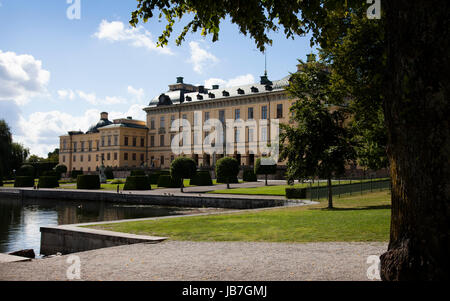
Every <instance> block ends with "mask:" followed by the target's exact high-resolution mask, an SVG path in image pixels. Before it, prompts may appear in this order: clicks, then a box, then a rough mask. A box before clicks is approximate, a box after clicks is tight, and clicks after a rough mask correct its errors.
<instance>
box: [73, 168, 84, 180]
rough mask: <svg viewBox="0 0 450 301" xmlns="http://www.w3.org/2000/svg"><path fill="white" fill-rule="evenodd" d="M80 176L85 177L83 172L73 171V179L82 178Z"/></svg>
mask: <svg viewBox="0 0 450 301" xmlns="http://www.w3.org/2000/svg"><path fill="white" fill-rule="evenodd" d="M80 175H83V171H81V170H72V171H71V172H70V177H71V178H72V179H78V176H80Z"/></svg>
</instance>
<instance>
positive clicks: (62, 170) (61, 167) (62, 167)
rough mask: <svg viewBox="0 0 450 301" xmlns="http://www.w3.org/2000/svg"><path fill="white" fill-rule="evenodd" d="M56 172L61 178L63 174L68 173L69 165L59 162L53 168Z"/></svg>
mask: <svg viewBox="0 0 450 301" xmlns="http://www.w3.org/2000/svg"><path fill="white" fill-rule="evenodd" d="M53 170H54V171H55V172H56V174H57V175H58V180H60V179H61V176H62V174H65V173H67V166H65V165H64V164H59V165H56V166H55V168H54V169H53Z"/></svg>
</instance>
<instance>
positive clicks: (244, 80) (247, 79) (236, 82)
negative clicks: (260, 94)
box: [205, 74, 255, 88]
mask: <svg viewBox="0 0 450 301" xmlns="http://www.w3.org/2000/svg"><path fill="white" fill-rule="evenodd" d="M253 83H255V77H254V76H253V75H251V74H245V75H239V76H237V77H234V78H231V79H229V80H224V79H221V78H210V79H207V80H205V87H207V88H211V87H212V85H219V86H221V87H233V86H243V85H250V84H253Z"/></svg>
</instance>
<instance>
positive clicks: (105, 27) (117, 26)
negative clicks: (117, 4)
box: [94, 20, 173, 55]
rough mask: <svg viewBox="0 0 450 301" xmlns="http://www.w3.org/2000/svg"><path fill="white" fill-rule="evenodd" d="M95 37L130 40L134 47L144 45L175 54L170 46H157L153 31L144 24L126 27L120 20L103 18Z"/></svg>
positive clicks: (164, 52)
mask: <svg viewBox="0 0 450 301" xmlns="http://www.w3.org/2000/svg"><path fill="white" fill-rule="evenodd" d="M94 37H96V38H98V39H99V40H106V41H110V42H128V43H129V44H130V45H131V46H133V47H142V48H145V49H147V50H150V51H156V52H158V53H162V54H169V55H172V54H173V52H172V51H171V50H170V48H168V47H164V48H162V47H156V43H155V42H153V38H152V35H151V33H150V32H149V31H147V30H145V29H144V28H143V27H142V26H138V27H130V26H128V27H125V24H124V23H123V22H120V21H112V22H108V21H107V20H102V22H101V23H100V25H99V27H98V30H97V32H96V33H95V34H94Z"/></svg>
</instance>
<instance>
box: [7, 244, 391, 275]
mask: <svg viewBox="0 0 450 301" xmlns="http://www.w3.org/2000/svg"><path fill="white" fill-rule="evenodd" d="M386 249H387V243H382V242H376V243H342V242H339V243H338V242H333V243H306V244H301V243H265V242H262V243H258V242H190V241H166V242H163V243H158V244H135V245H127V246H120V247H113V248H106V249H99V250H93V251H87V252H82V253H77V254H75V255H78V256H79V258H80V260H81V279H82V280H119V281H122V280H188V281H194V280H222V281H233V280H236V281H249V280H255V281H264V280H275V281H276V280H282V281H284V280H368V279H367V276H366V271H367V269H368V267H369V264H367V263H366V260H367V257H368V256H369V255H381V254H382V253H383V252H384V251H385V250H386ZM68 257H69V255H66V256H58V257H53V258H47V259H38V260H33V261H31V262H18V263H3V264H0V280H67V278H66V270H67V268H68V267H69V266H70V264H69V263H67V262H66V261H67V259H68Z"/></svg>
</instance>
